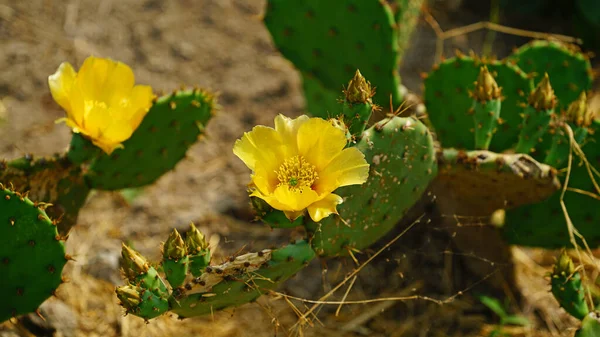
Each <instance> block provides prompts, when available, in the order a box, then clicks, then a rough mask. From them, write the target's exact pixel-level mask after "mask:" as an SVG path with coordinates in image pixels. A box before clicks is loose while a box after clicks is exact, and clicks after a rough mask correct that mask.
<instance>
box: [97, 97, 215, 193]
mask: <svg viewBox="0 0 600 337" xmlns="http://www.w3.org/2000/svg"><path fill="white" fill-rule="evenodd" d="M214 109H215V102H214V97H213V96H212V94H210V93H208V92H205V91H202V90H185V91H177V92H174V93H173V94H171V95H166V96H163V97H160V98H159V99H158V100H157V101H156V102H155V103H154V105H152V107H151V108H150V111H149V112H148V114H147V115H146V117H145V118H144V120H143V121H142V123H141V124H140V126H139V127H138V129H137V130H136V131H135V132H134V133H133V136H131V138H129V139H128V140H126V141H125V142H124V143H123V146H124V148H122V149H117V150H115V151H114V152H113V153H112V154H111V155H110V156H109V155H106V154H103V155H101V156H100V157H98V158H97V159H96V160H95V161H93V162H92V163H91V164H90V167H89V172H88V174H87V175H86V176H85V177H86V180H87V181H88V182H89V185H90V186H91V187H93V188H96V189H101V190H119V189H123V188H131V187H139V186H144V185H148V184H151V183H153V182H154V181H156V180H157V179H158V178H160V177H161V176H162V175H163V174H165V173H167V172H169V171H170V170H172V169H173V168H174V167H175V165H177V163H178V162H179V161H180V160H181V159H183V158H184V157H185V154H186V152H187V150H188V148H189V147H190V146H191V145H192V144H194V143H195V142H196V140H197V139H198V137H199V136H200V135H202V134H204V130H205V127H206V124H207V123H208V121H209V120H210V118H211V117H212V116H213V114H214Z"/></svg>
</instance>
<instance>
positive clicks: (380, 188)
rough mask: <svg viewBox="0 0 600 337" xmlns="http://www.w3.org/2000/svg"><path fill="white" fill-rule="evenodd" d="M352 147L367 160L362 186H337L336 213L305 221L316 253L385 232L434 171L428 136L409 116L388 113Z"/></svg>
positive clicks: (363, 243) (341, 250)
mask: <svg viewBox="0 0 600 337" xmlns="http://www.w3.org/2000/svg"><path fill="white" fill-rule="evenodd" d="M356 147H357V148H358V149H359V150H361V151H362V152H363V153H364V154H365V158H366V159H367V161H368V162H369V163H370V164H371V168H370V172H369V178H368V180H367V182H366V183H364V184H363V185H355V186H348V187H344V188H341V189H339V190H338V191H336V193H338V194H339V195H340V196H342V197H343V198H344V199H345V201H344V203H342V204H341V205H340V206H338V212H339V216H337V215H331V216H329V217H328V218H326V219H323V220H322V221H321V222H320V223H314V222H311V221H308V223H307V224H306V227H307V229H308V231H309V232H310V233H311V235H312V236H313V237H312V241H311V243H312V245H313V248H314V249H315V252H317V254H319V255H322V256H336V255H346V254H348V249H359V250H360V249H364V248H366V247H368V246H370V245H371V244H373V243H374V242H375V241H377V240H378V239H379V238H381V237H382V236H384V235H385V234H386V233H387V232H388V231H389V230H391V229H392V228H393V227H394V225H396V223H397V222H398V220H400V219H401V218H402V217H403V216H404V215H405V214H406V212H407V211H408V209H409V208H411V207H412V206H413V205H414V204H415V203H416V202H417V201H418V200H419V198H420V197H421V195H422V194H423V192H425V189H426V188H427V185H428V184H429V182H430V181H431V180H432V179H433V178H434V177H435V175H436V173H437V165H436V159H435V150H434V147H433V139H432V136H431V133H430V132H429V130H428V129H427V128H426V127H425V125H423V123H421V122H420V121H419V120H417V119H415V118H414V117H408V118H400V117H393V118H391V119H384V120H382V121H380V122H378V123H376V124H375V125H374V126H373V127H371V128H369V129H368V130H366V131H365V132H364V133H363V138H362V139H361V140H360V142H359V143H358V144H357V145H356Z"/></svg>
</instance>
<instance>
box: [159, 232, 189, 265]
mask: <svg viewBox="0 0 600 337" xmlns="http://www.w3.org/2000/svg"><path fill="white" fill-rule="evenodd" d="M163 256H164V258H165V259H171V260H175V261H178V260H180V259H182V258H184V257H185V256H187V249H186V247H185V242H183V238H182V237H181V235H180V234H179V232H178V231H177V229H173V231H172V232H171V235H169V238H168V239H167V241H166V242H165V245H164V247H163Z"/></svg>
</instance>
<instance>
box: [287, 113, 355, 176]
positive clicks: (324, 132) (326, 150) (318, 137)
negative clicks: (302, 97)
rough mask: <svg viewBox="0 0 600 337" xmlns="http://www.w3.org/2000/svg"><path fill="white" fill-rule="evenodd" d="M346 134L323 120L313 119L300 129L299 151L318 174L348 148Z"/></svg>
mask: <svg viewBox="0 0 600 337" xmlns="http://www.w3.org/2000/svg"><path fill="white" fill-rule="evenodd" d="M346 143H347V140H346V136H345V135H344V132H343V131H342V130H340V129H338V128H336V127H335V126H333V125H331V123H329V122H328V121H326V120H324V119H321V118H311V119H310V120H308V121H307V122H305V123H304V124H302V125H301V126H300V128H299V129H298V151H299V153H300V155H302V156H304V158H306V159H307V161H308V162H309V163H311V164H313V165H315V167H316V169H317V172H320V171H321V170H323V169H324V168H325V167H326V166H327V164H329V162H330V161H331V159H332V158H334V157H335V156H336V155H337V154H338V153H339V152H340V151H342V149H343V148H344V147H345V146H346Z"/></svg>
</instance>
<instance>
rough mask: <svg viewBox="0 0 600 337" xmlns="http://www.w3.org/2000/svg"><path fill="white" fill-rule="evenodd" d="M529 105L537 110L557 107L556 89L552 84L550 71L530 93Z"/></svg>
mask: <svg viewBox="0 0 600 337" xmlns="http://www.w3.org/2000/svg"><path fill="white" fill-rule="evenodd" d="M529 105H531V106H532V107H533V108H535V109H536V110H537V111H541V110H550V109H554V107H556V96H555V95H554V89H552V87H551V86H550V78H549V77H548V73H546V74H544V78H543V79H542V81H541V82H540V83H539V84H538V85H537V87H536V88H535V90H534V91H532V92H531V95H529Z"/></svg>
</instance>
